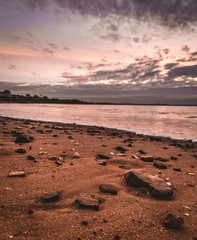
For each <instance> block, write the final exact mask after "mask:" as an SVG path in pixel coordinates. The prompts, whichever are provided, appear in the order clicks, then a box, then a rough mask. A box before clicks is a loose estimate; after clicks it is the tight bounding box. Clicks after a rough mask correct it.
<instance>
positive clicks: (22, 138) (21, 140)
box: [14, 135, 32, 143]
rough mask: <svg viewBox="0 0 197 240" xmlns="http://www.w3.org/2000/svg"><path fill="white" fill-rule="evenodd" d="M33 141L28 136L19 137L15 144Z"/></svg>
mask: <svg viewBox="0 0 197 240" xmlns="http://www.w3.org/2000/svg"><path fill="white" fill-rule="evenodd" d="M31 139H32V138H30V137H28V136H25V135H19V136H18V137H17V138H16V139H15V141H14V142H15V143H29V142H31Z"/></svg>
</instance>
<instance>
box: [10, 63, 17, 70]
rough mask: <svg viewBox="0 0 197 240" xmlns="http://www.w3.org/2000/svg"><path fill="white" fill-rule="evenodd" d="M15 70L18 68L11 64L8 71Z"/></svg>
mask: <svg viewBox="0 0 197 240" xmlns="http://www.w3.org/2000/svg"><path fill="white" fill-rule="evenodd" d="M15 68H16V66H15V65H14V64H9V66H8V69H10V70H12V69H15Z"/></svg>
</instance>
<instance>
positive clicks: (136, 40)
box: [132, 37, 140, 43]
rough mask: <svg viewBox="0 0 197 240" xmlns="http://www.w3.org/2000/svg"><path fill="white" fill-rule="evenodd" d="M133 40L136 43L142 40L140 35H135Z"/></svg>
mask: <svg viewBox="0 0 197 240" xmlns="http://www.w3.org/2000/svg"><path fill="white" fill-rule="evenodd" d="M132 40H133V41H134V42H136V43H139V41H140V39H139V37H134V38H133V39H132Z"/></svg>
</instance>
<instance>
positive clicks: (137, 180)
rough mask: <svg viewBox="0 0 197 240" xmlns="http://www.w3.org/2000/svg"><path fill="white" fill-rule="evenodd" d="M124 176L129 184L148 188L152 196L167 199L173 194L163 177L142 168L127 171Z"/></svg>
mask: <svg viewBox="0 0 197 240" xmlns="http://www.w3.org/2000/svg"><path fill="white" fill-rule="evenodd" d="M124 177H125V180H126V182H127V184H128V185H131V186H134V187H145V188H147V190H148V191H149V193H150V195H151V196H152V197H155V198H164V199H165V198H168V197H170V196H172V194H173V190H172V189H171V187H170V186H168V184H167V183H166V182H165V181H164V180H163V179H162V178H159V177H158V176H153V175H151V174H150V173H148V172H146V171H144V170H142V169H130V170H128V171H127V172H125V174H124Z"/></svg>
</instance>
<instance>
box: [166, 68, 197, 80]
mask: <svg viewBox="0 0 197 240" xmlns="http://www.w3.org/2000/svg"><path fill="white" fill-rule="evenodd" d="M168 76H169V77H180V76H188V77H197V65H193V66H185V67H177V68H173V69H171V70H170V71H169V72H168Z"/></svg>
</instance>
